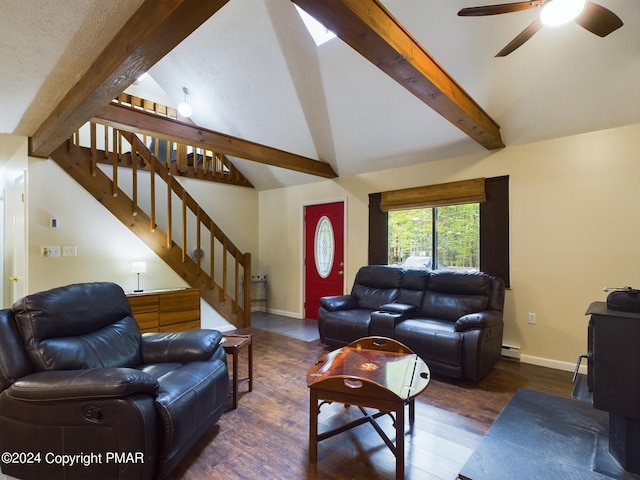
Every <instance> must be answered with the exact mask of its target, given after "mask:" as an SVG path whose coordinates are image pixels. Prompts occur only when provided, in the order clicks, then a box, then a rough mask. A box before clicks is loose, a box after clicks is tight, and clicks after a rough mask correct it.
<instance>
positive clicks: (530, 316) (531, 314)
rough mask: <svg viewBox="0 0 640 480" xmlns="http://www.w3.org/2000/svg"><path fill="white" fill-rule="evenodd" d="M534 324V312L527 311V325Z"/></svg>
mask: <svg viewBox="0 0 640 480" xmlns="http://www.w3.org/2000/svg"><path fill="white" fill-rule="evenodd" d="M535 324H536V314H535V313H531V312H529V325H535Z"/></svg>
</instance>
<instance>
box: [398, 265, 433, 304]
mask: <svg viewBox="0 0 640 480" xmlns="http://www.w3.org/2000/svg"><path fill="white" fill-rule="evenodd" d="M429 275H430V271H429V270H426V269H424V268H422V269H407V270H405V271H404V274H403V275H402V279H401V280H400V292H399V295H398V300H397V302H399V303H406V304H409V305H415V306H416V307H418V306H420V304H421V303H422V295H423V293H424V291H425V290H426V289H427V285H428V283H429Z"/></svg>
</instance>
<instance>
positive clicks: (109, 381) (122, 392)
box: [7, 368, 158, 402]
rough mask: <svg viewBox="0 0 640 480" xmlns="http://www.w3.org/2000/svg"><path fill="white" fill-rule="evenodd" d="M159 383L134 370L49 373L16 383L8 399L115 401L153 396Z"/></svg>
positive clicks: (23, 378)
mask: <svg viewBox="0 0 640 480" xmlns="http://www.w3.org/2000/svg"><path fill="white" fill-rule="evenodd" d="M157 389H158V382H157V381H156V380H155V379H154V378H153V377H151V376H150V375H148V374H146V373H144V372H141V371H140V370H136V369H135V368H88V369H84V370H51V371H47V372H38V373H32V374H31V375H27V376H26V377H22V378H20V379H19V380H16V381H15V382H14V383H13V385H11V387H9V389H8V390H7V395H8V396H10V397H11V398H13V399H16V400H25V401H38V402H42V401H60V400H83V399H93V398H118V397H125V396H127V395H131V394H133V393H140V392H145V393H149V394H154V393H155V392H156V390H157Z"/></svg>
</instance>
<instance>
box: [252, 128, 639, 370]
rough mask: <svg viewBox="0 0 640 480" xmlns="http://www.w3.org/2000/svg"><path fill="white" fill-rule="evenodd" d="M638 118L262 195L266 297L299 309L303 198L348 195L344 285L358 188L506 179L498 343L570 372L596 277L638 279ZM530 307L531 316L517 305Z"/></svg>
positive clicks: (363, 255)
mask: <svg viewBox="0 0 640 480" xmlns="http://www.w3.org/2000/svg"><path fill="white" fill-rule="evenodd" d="M639 155H640V125H635V126H630V127H624V128H618V129H612V130H606V131H600V132H593V133H589V134H584V135H577V136H573V137H566V138H560V139H556V140H551V141H546V142H540V143H535V144H530V145H524V146H517V147H510V148H504V149H502V150H500V151H493V152H483V153H480V154H476V155H468V156H464V157H459V158H451V159H446V160H442V161H437V162H430V163H423V164H419V165H415V166H410V167H405V168H397V169H393V170H387V171H379V172H375V173H371V174H366V175H357V176H353V177H347V178H339V179H337V180H335V181H333V180H327V181H321V182H317V183H313V184H309V185H304V186H300V187H291V188H283V189H277V190H270V191H265V192H261V193H260V252H259V253H260V254H259V257H260V265H259V269H260V270H261V273H267V274H269V278H270V294H271V295H270V306H271V307H272V308H273V309H274V310H275V311H279V312H281V313H287V314H290V315H292V316H301V315H302V297H303V278H302V268H301V258H302V248H303V246H302V228H303V223H302V215H301V211H302V210H301V205H302V204H305V203H310V202H322V201H324V200H326V199H328V198H338V197H346V198H347V209H348V210H347V218H348V225H347V232H346V235H347V251H346V260H345V263H346V269H345V275H346V281H347V285H348V287H347V290H349V289H350V285H352V283H353V279H354V277H355V274H356V272H357V271H358V269H359V268H360V267H361V266H362V265H365V264H366V263H367V246H368V238H367V237H368V194H369V193H374V192H380V191H385V190H391V189H398V188H407V187H413V186H419V185H429V184H437V183H442V182H449V181H454V180H463V179H469V178H476V177H494V176H500V175H509V177H510V223H511V225H510V231H511V287H512V288H511V290H510V291H508V292H507V295H506V306H505V337H504V343H508V344H512V345H519V346H520V347H521V348H522V355H523V361H527V362H530V363H536V364H540V365H547V366H552V367H556V368H563V369H567V370H570V369H572V368H573V367H574V365H575V362H576V360H577V357H578V355H579V354H581V353H584V352H585V351H586V346H587V345H586V333H587V321H588V318H587V317H585V316H584V313H585V311H586V309H587V307H588V306H589V304H590V303H591V302H592V301H603V300H605V299H606V294H604V293H603V292H602V287H603V286H611V285H613V286H617V285H631V286H635V287H638V286H640V254H639V253H638V247H637V245H638V238H640V217H639V215H638V206H640V188H638V179H639V178H640V162H639V161H638V157H639ZM529 312H534V313H536V314H537V324H536V325H529V324H528V323H527V314H528V313H529Z"/></svg>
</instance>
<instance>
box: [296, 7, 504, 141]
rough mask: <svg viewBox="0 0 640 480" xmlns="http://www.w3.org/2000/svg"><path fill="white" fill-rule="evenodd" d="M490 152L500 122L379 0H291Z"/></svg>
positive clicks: (498, 138)
mask: <svg viewBox="0 0 640 480" xmlns="http://www.w3.org/2000/svg"><path fill="white" fill-rule="evenodd" d="M291 1H292V2H294V3H295V4H297V5H298V6H299V7H300V8H302V9H303V10H305V11H306V12H307V13H309V14H311V15H312V16H313V17H315V18H316V20H318V21H319V22H320V23H322V24H323V25H324V26H325V27H326V28H328V29H329V30H331V31H332V32H333V33H335V34H336V35H337V36H338V37H340V38H341V39H342V40H343V41H344V42H345V43H347V44H348V45H350V46H351V47H352V48H353V49H355V50H356V51H357V52H358V53H360V54H361V55H362V56H364V57H365V58H367V59H368V60H369V61H370V62H372V63H373V64H374V65H375V66H376V67H378V68H379V69H381V70H382V71H384V72H385V73H386V74H387V75H389V76H390V77H391V78H393V79H394V80H395V81H396V82H398V83H399V84H400V85H402V86H403V87H404V88H406V89H407V90H409V91H410V92H411V93H413V94H414V95H415V96H416V97H418V98H419V99H420V100H422V101H423V102H424V103H426V104H427V105H429V106H430V107H431V108H433V109H434V110H435V111H436V112H438V113H439V114H440V115H442V116H443V117H444V118H446V119H447V120H449V121H450V122H451V123H452V124H453V125H455V126H456V127H458V128H459V129H460V130H462V131H463V132H465V133H466V134H467V135H468V136H469V137H471V138H473V139H474V140H475V141H476V142H478V143H479V144H481V145H482V146H483V147H485V148H486V149H488V150H493V149H496V148H502V147H504V143H503V142H502V139H501V137H500V126H499V125H498V124H497V123H496V122H495V121H494V120H493V119H492V118H491V117H490V116H489V115H488V114H487V113H486V112H485V111H484V110H483V109H482V108H481V107H480V106H479V105H478V104H477V103H476V102H475V101H474V100H473V98H471V96H469V94H468V93H467V92H465V91H464V90H463V88H462V87H461V86H460V85H458V83H457V82H456V81H455V80H454V79H453V78H452V77H451V76H450V75H449V74H448V73H447V72H446V71H445V70H444V68H442V67H441V66H440V65H439V64H438V63H437V62H436V60H435V59H434V58H433V57H432V56H431V55H430V54H429V52H427V51H426V50H425V49H424V48H423V47H422V46H421V45H420V44H419V43H418V42H417V41H416V40H415V39H414V38H413V37H412V36H411V34H410V33H409V32H408V31H407V30H406V29H405V28H404V27H403V26H402V25H401V24H400V23H399V22H398V21H397V20H396V19H395V18H394V17H393V16H392V15H391V14H390V13H389V12H388V11H387V10H386V9H385V8H384V7H383V5H382V4H381V3H380V2H379V1H378V0H291Z"/></svg>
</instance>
